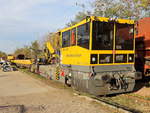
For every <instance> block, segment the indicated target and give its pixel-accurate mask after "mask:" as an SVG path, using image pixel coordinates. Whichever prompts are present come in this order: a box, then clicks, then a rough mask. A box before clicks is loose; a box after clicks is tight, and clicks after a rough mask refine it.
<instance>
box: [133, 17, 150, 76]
mask: <svg viewBox="0 0 150 113" xmlns="http://www.w3.org/2000/svg"><path fill="white" fill-rule="evenodd" d="M135 67H136V70H137V71H141V72H142V73H143V75H146V76H147V75H149V73H150V17H146V18H143V19H140V20H138V21H137V23H136V62H135Z"/></svg>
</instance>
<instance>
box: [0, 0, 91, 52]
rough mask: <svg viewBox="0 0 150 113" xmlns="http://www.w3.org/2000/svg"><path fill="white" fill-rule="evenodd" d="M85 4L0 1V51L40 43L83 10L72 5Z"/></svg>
mask: <svg viewBox="0 0 150 113" xmlns="http://www.w3.org/2000/svg"><path fill="white" fill-rule="evenodd" d="M88 1H89V0H0V51H4V52H7V53H12V52H13V51H14V50H15V49H16V48H20V47H23V46H24V45H29V44H30V43H31V42H32V41H34V40H39V39H41V38H42V37H43V36H44V35H45V34H47V33H48V32H54V31H56V30H57V29H58V28H63V27H64V26H65V24H66V23H68V22H70V20H71V19H73V18H74V16H75V14H77V12H78V11H82V10H83V9H82V8H81V7H80V6H76V5H75V3H76V2H78V3H80V4H82V3H87V2H88Z"/></svg>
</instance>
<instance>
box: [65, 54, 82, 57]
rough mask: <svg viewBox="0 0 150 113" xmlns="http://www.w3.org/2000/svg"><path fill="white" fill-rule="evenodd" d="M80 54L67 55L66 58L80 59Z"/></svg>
mask: <svg viewBox="0 0 150 113" xmlns="http://www.w3.org/2000/svg"><path fill="white" fill-rule="evenodd" d="M81 56H82V55H81V54H67V55H66V57H81Z"/></svg>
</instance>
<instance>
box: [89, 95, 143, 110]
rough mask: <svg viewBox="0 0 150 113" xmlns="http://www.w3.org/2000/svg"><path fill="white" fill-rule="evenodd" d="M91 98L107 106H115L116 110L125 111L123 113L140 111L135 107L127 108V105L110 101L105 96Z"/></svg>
mask: <svg viewBox="0 0 150 113" xmlns="http://www.w3.org/2000/svg"><path fill="white" fill-rule="evenodd" d="M91 98H92V99H95V100H96V101H98V102H100V103H102V104H105V105H107V106H109V107H112V108H115V109H117V110H119V111H120V112H125V113H142V112H141V111H139V110H137V109H133V108H129V107H127V106H124V105H121V104H118V103H116V102H113V101H110V100H108V99H106V98H105V97H96V96H94V97H91Z"/></svg>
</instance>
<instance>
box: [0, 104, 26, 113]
mask: <svg viewBox="0 0 150 113" xmlns="http://www.w3.org/2000/svg"><path fill="white" fill-rule="evenodd" d="M0 113H24V106H23V105H8V106H0Z"/></svg>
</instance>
